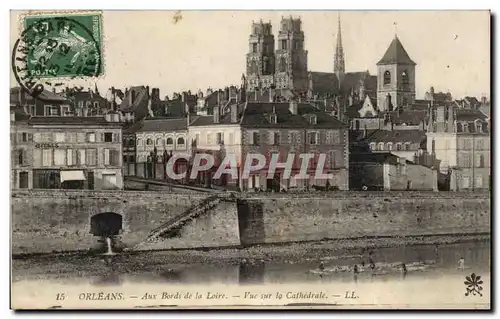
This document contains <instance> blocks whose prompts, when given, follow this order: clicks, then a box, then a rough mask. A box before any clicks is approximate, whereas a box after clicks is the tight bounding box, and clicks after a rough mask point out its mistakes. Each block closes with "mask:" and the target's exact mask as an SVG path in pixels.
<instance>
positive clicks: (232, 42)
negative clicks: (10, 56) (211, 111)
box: [10, 11, 491, 98]
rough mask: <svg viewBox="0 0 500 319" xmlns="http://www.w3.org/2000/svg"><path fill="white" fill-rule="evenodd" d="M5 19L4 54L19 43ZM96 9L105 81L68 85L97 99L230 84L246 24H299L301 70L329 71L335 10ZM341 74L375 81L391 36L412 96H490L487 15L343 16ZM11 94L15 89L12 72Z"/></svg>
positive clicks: (235, 78)
mask: <svg viewBox="0 0 500 319" xmlns="http://www.w3.org/2000/svg"><path fill="white" fill-rule="evenodd" d="M20 13H21V12H19V11H11V21H10V26H11V31H10V37H11V49H12V47H13V45H14V43H15V41H16V39H17V38H18V37H19V35H20V32H21V30H20V28H19V17H20ZM180 14H181V16H182V19H180V20H178V21H177V23H175V22H174V15H175V12H174V11H104V12H103V39H104V73H105V74H104V75H103V76H101V77H100V78H99V79H98V80H97V81H95V80H92V81H85V82H81V81H80V82H77V83H76V84H79V85H83V86H86V87H92V88H94V85H95V83H97V87H98V88H99V91H100V92H101V93H103V92H105V91H106V90H107V89H108V88H109V87H111V86H114V87H116V88H125V87H128V86H134V85H149V86H150V87H158V88H160V96H161V97H162V98H163V97H164V96H165V95H169V96H171V95H172V93H173V92H179V91H183V90H186V91H187V90H191V91H192V92H196V91H198V89H201V90H202V91H205V90H206V89H207V88H208V87H211V88H220V87H221V88H222V87H224V86H228V85H231V84H236V85H239V84H240V82H241V80H240V79H241V75H242V74H243V73H244V72H245V65H246V57H245V55H246V53H247V52H248V49H249V46H248V37H249V35H250V28H251V24H252V21H260V19H262V20H263V21H264V22H269V21H271V23H272V24H273V32H274V33H275V37H276V36H277V33H278V29H279V22H280V20H281V17H282V16H290V15H292V16H293V17H295V18H297V17H300V18H301V19H302V27H303V30H304V33H305V48H306V49H307V50H308V67H309V71H320V72H332V70H333V61H334V59H333V57H334V52H335V44H336V36H337V21H338V20H337V17H338V14H339V11H182V12H181V13H180ZM340 16H341V21H342V42H343V46H344V54H345V62H346V71H347V72H355V71H365V70H368V71H369V72H370V74H373V75H375V74H377V73H376V72H377V67H376V63H377V62H378V61H379V60H380V58H381V57H382V56H383V54H384V53H385V50H386V49H387V47H388V46H389V44H390V43H391V41H392V39H393V38H394V35H395V33H397V35H398V38H399V39H400V41H401V42H402V44H403V46H404V47H405V49H406V51H407V52H408V54H409V55H410V57H411V58H412V59H413V60H414V61H415V62H416V63H417V67H416V83H417V88H416V90H417V97H423V95H424V94H425V92H426V91H427V90H428V89H429V87H430V86H434V88H435V91H436V92H439V91H443V92H448V91H449V92H451V93H452V94H453V97H454V98H461V97H463V96H466V95H468V96H477V97H480V96H482V95H486V96H490V76H491V67H490V13H489V12H488V11H342V12H341V13H340ZM10 81H11V86H16V85H17V83H16V81H15V78H14V76H13V74H12V72H11V76H10Z"/></svg>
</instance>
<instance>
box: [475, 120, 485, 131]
mask: <svg viewBox="0 0 500 319" xmlns="http://www.w3.org/2000/svg"><path fill="white" fill-rule="evenodd" d="M475 124H476V133H482V132H483V125H482V123H481V121H478V120H476V123H475Z"/></svg>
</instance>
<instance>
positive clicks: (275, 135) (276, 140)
mask: <svg viewBox="0 0 500 319" xmlns="http://www.w3.org/2000/svg"><path fill="white" fill-rule="evenodd" d="M273 144H274V145H279V144H280V133H278V132H274V133H273Z"/></svg>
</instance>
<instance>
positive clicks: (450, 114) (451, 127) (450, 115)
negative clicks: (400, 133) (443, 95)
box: [448, 105, 455, 133]
mask: <svg viewBox="0 0 500 319" xmlns="http://www.w3.org/2000/svg"><path fill="white" fill-rule="evenodd" d="M453 113H454V110H453V105H450V106H449V107H448V132H450V133H451V132H454V131H455V116H454V114H453Z"/></svg>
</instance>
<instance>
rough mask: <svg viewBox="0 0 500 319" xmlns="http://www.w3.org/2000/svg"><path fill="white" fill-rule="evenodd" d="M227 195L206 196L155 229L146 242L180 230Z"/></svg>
mask: <svg viewBox="0 0 500 319" xmlns="http://www.w3.org/2000/svg"><path fill="white" fill-rule="evenodd" d="M226 197H227V196H221V195H219V194H217V195H212V196H209V197H207V198H205V199H204V200H202V201H201V202H200V203H198V204H195V205H193V206H191V207H190V208H188V209H187V210H186V211H185V212H184V213H182V214H180V215H178V216H176V217H174V218H172V219H170V220H169V221H167V222H165V223H163V224H162V225H161V226H159V227H157V228H155V229H153V230H152V231H151V232H150V233H149V235H148V237H147V238H146V242H154V241H157V240H158V239H160V238H166V237H168V235H169V234H171V233H172V232H176V231H179V230H180V229H181V228H182V227H183V226H184V225H185V224H186V223H187V222H190V221H192V220H194V219H196V218H198V217H199V216H201V215H203V214H205V213H207V212H209V211H210V210H212V209H213V208H215V207H216V206H217V205H218V204H219V203H220V202H221V201H222V200H225V199H226Z"/></svg>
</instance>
